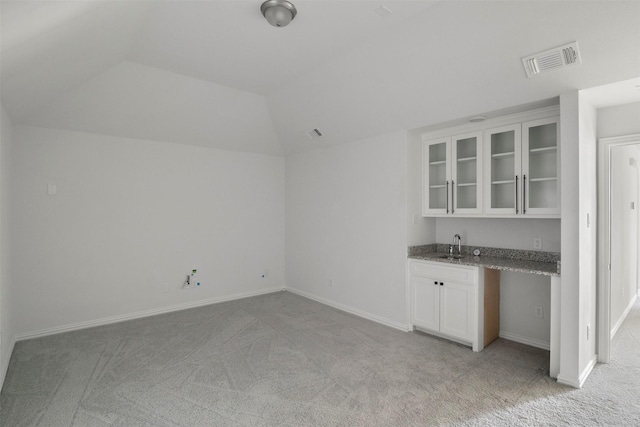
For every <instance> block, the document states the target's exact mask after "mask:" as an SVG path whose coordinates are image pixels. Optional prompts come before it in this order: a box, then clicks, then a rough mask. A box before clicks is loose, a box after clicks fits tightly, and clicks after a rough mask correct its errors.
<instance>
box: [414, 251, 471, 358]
mask: <svg viewBox="0 0 640 427" xmlns="http://www.w3.org/2000/svg"><path fill="white" fill-rule="evenodd" d="M483 270H484V269H483V268H480V267H469V266H452V265H448V264H445V263H440V262H430V261H421V260H414V259H412V260H409V282H410V288H411V322H412V324H413V326H414V327H415V328H417V329H419V330H422V331H425V332H429V333H433V334H435V335H438V336H442V337H445V338H449V339H452V340H454V341H457V342H461V343H464V344H468V345H471V346H472V348H473V350H474V351H480V350H482V349H483V348H484V320H483V319H484V304H481V303H480V301H482V302H484V275H483Z"/></svg>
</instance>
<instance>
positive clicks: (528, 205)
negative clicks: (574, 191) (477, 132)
mask: <svg viewBox="0 0 640 427" xmlns="http://www.w3.org/2000/svg"><path fill="white" fill-rule="evenodd" d="M559 141H560V118H559V117H551V118H547V119H540V120H534V121H531V122H526V123H523V124H522V186H521V188H522V199H523V200H522V214H529V215H560V161H559V153H560V147H559Z"/></svg>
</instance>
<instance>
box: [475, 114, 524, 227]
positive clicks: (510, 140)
mask: <svg viewBox="0 0 640 427" xmlns="http://www.w3.org/2000/svg"><path fill="white" fill-rule="evenodd" d="M484 144H485V146H486V147H485V149H484V152H485V177H484V181H485V185H484V190H485V191H484V196H485V200H484V207H485V208H484V210H485V212H486V213H488V214H492V215H517V214H520V213H522V176H521V173H520V170H521V165H522V159H521V154H520V150H521V149H522V141H521V126H520V124H519V123H518V124H516V125H510V126H503V127H500V128H494V129H489V130H487V131H486V132H485V138H484Z"/></svg>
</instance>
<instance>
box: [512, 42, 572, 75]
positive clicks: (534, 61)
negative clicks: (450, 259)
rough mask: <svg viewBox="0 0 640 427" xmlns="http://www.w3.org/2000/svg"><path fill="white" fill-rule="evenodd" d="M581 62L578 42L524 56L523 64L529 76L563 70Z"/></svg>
mask: <svg viewBox="0 0 640 427" xmlns="http://www.w3.org/2000/svg"><path fill="white" fill-rule="evenodd" d="M581 63H582V60H581V59H580V52H579V51H578V43H577V42H573V43H569V44H566V45H564V46H560V47H556V48H555V49H549V50H546V51H544V52H540V53H536V54H535V55H529V56H525V57H524V58H522V65H524V71H525V72H526V73H527V77H531V76H535V75H536V74H540V73H544V72H547V71H554V70H561V69H563V68H567V67H570V66H572V65H578V64H581Z"/></svg>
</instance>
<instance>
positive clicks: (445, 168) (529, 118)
mask: <svg viewBox="0 0 640 427" xmlns="http://www.w3.org/2000/svg"><path fill="white" fill-rule="evenodd" d="M557 114H558V108H557V107H551V108H545V109H541V110H536V111H532V112H529V113H520V114H515V115H513V116H507V117H501V118H497V119H492V120H489V121H487V122H486V123H483V124H476V125H474V126H472V125H465V126H461V127H457V128H452V129H449V131H448V134H447V130H442V131H438V132H437V133H431V134H425V135H423V147H422V149H423V171H422V172H423V209H422V213H423V215H424V216H448V215H460V216H474V217H481V216H485V217H524V216H530V217H539V218H559V217H560V161H559V154H560V119H559V117H558V115H557Z"/></svg>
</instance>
